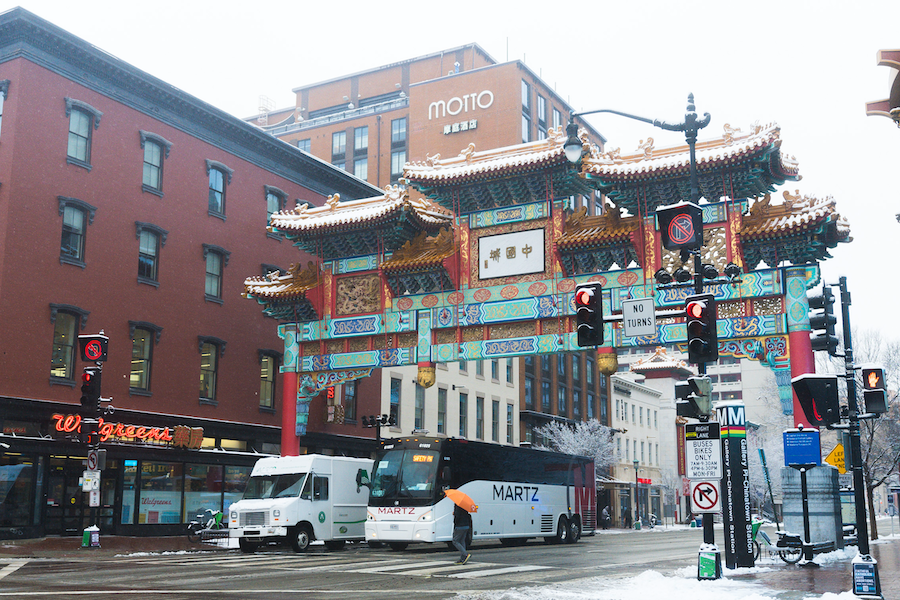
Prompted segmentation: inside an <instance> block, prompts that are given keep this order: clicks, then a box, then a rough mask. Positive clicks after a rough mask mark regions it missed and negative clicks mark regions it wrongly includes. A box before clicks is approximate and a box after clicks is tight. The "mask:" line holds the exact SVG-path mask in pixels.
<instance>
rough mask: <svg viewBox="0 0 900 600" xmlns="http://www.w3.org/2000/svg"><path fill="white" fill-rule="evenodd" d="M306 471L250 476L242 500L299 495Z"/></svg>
mask: <svg viewBox="0 0 900 600" xmlns="http://www.w3.org/2000/svg"><path fill="white" fill-rule="evenodd" d="M304 479H306V473H284V474H282V475H262V476H257V477H250V480H249V481H248V482H247V489H245V490H244V500H260V499H263V498H291V497H293V496H299V495H300V490H301V489H302V488H303V480H304Z"/></svg>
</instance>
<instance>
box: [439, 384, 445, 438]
mask: <svg viewBox="0 0 900 600" xmlns="http://www.w3.org/2000/svg"><path fill="white" fill-rule="evenodd" d="M437 410H438V413H437V432H438V433H447V388H438V409H437Z"/></svg>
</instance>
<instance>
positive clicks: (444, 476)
mask: <svg viewBox="0 0 900 600" xmlns="http://www.w3.org/2000/svg"><path fill="white" fill-rule="evenodd" d="M448 485H450V467H444V468H443V469H441V486H442V487H447V486H448Z"/></svg>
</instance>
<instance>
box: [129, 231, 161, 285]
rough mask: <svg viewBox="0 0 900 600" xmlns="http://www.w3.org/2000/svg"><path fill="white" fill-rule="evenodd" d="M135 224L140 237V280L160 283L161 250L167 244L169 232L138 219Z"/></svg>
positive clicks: (150, 283)
mask: <svg viewBox="0 0 900 600" xmlns="http://www.w3.org/2000/svg"><path fill="white" fill-rule="evenodd" d="M134 226H135V234H136V235H137V239H138V281H139V282H140V283H146V284H149V285H154V286H156V285H159V283H158V282H159V250H160V248H161V247H162V246H165V245H166V237H167V236H168V235H169V232H168V231H166V230H165V229H162V228H161V227H157V226H156V225H151V224H150V223H141V222H140V221H136V222H135V224H134Z"/></svg>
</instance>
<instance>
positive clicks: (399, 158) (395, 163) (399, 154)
mask: <svg viewBox="0 0 900 600" xmlns="http://www.w3.org/2000/svg"><path fill="white" fill-rule="evenodd" d="M405 164H406V150H397V151H394V152H391V183H396V182H397V180H398V179H400V177H402V176H403V165H405Z"/></svg>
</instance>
